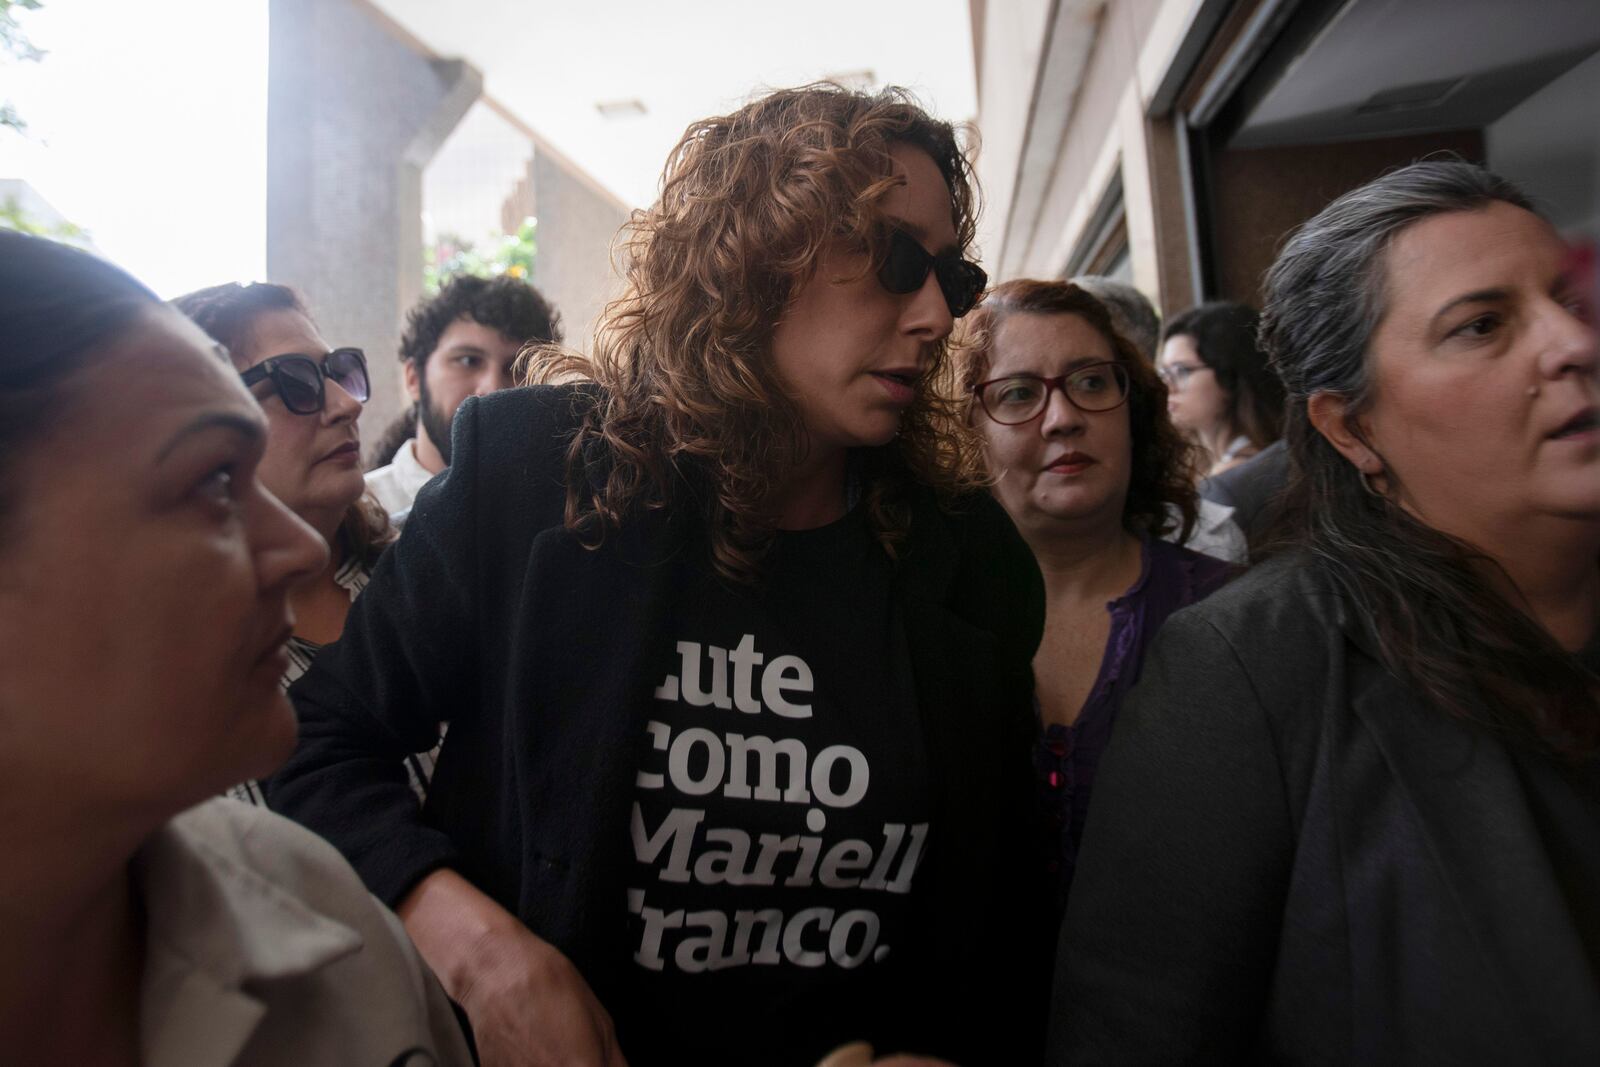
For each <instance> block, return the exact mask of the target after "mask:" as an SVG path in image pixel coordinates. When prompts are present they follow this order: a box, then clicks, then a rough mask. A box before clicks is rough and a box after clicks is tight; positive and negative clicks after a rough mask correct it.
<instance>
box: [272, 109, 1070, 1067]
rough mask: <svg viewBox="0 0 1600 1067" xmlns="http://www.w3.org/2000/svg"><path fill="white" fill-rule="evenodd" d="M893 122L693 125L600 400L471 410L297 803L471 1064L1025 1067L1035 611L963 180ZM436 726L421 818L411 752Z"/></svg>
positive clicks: (1034, 949) (404, 546)
mask: <svg viewBox="0 0 1600 1067" xmlns="http://www.w3.org/2000/svg"><path fill="white" fill-rule="evenodd" d="M969 175H970V171H969V164H968V161H967V158H966V156H965V155H964V154H963V151H962V148H961V145H960V141H959V140H958V137H957V134H956V131H955V130H953V129H952V127H951V126H949V125H948V124H946V123H941V122H938V121H936V120H934V119H932V118H930V117H929V116H928V115H927V114H926V113H924V112H923V111H922V110H921V109H920V108H918V107H916V106H915V105H914V104H912V103H910V102H909V101H908V100H907V99H906V98H905V96H904V94H901V93H899V92H896V91H890V92H885V93H883V94H881V95H875V96H874V95H866V94H860V93H854V92H849V91H846V90H843V89H840V88H838V87H836V86H814V87H808V88H803V89H797V90H788V91H783V92H777V93H773V94H771V95H768V96H766V97H763V98H761V99H759V100H756V101H754V102H752V103H750V104H748V105H747V106H745V107H743V108H741V109H740V110H738V111H737V112H735V113H733V114H730V115H725V116H721V117H717V118H711V119H706V120H704V121H702V122H697V123H695V124H694V125H693V126H691V127H690V129H689V131H688V133H687V134H686V135H685V137H684V138H683V140H682V142H681V143H680V145H679V146H678V148H677V149H676V150H675V152H674V153H673V155H672V158H671V160H670V162H669V164H668V168H667V172H666V175H665V177H664V180H663V184H662V194H661V199H660V201H659V202H658V203H657V204H656V205H655V206H654V207H652V208H651V209H649V210H647V211H642V212H638V213H636V215H635V219H634V222H633V223H632V226H631V230H630V235H629V236H630V240H629V244H628V248H627V262H628V275H627V280H628V283H629V288H628V290H627V291H626V293H625V295H624V296H623V297H622V298H621V300H619V301H618V302H616V303H614V304H613V305H611V307H610V308H609V309H608V312H607V315H606V318H605V320H604V321H603V323H602V324H601V329H600V331H599V335H598V338H597V341H596V344H595V347H594V355H593V357H592V358H590V359H585V360H578V361H574V360H573V359H572V358H570V357H568V358H563V357H562V356H561V355H560V354H559V353H544V354H543V355H541V356H540V357H539V358H537V359H536V360H535V361H534V372H535V374H536V375H538V376H539V377H540V378H548V377H550V376H554V375H556V374H557V373H559V372H561V371H563V370H565V371H569V372H570V371H573V370H576V371H578V372H579V373H580V374H581V375H582V376H583V377H585V378H587V379H589V381H588V383H587V384H584V385H580V386H566V387H556V386H541V387H538V388H534V389H521V390H511V391H507V392H502V393H498V394H495V395H493V396H488V397H481V398H474V399H470V400H468V401H467V402H466V404H464V405H463V406H462V408H461V410H460V412H459V413H458V414H457V416H456V420H455V425H454V432H453V438H452V440H453V444H452V454H453V455H452V462H451V465H450V469H449V470H448V471H447V472H445V474H444V475H442V476H441V477H440V478H438V479H436V480H435V481H433V482H432V483H430V484H429V485H428V486H427V488H425V489H423V491H422V493H421V495H419V496H418V498H417V501H416V505H415V507H414V508H413V510H412V513H411V516H410V518H409V519H408V520H407V526H406V529H405V532H404V534H403V535H402V537H401V539H400V541H399V543H398V544H397V545H396V547H395V549H394V550H393V551H392V552H390V553H389V554H388V555H387V556H386V557H385V558H384V560H383V561H382V562H380V564H379V567H378V569H377V571H376V572H375V573H374V575H373V581H372V585H371V587H370V588H369V589H368V591H367V593H366V594H365V595H364V596H363V597H362V598H361V600H360V601H359V602H357V603H356V605H355V606H354V608H353V609H352V612H351V615H350V620H349V624H348V625H347V626H346V627H345V632H344V636H343V637H342V638H341V639H340V641H339V642H338V644H336V645H334V646H332V647H331V648H329V649H328V650H326V651H325V652H324V653H323V654H322V655H321V656H320V657H319V658H318V660H317V662H316V663H315V664H314V665H313V666H312V668H311V670H310V671H309V672H308V673H307V675H306V676H305V678H303V679H302V680H301V681H300V683H299V684H297V685H296V686H295V688H294V690H293V691H292V692H291V696H292V697H293V698H294V700H295V702H296V706H297V707H298V709H299V711H300V715H301V720H302V723H303V731H302V744H301V747H300V749H299V751H298V752H297V753H296V755H295V756H294V758H293V759H292V760H291V762H290V764H289V765H287V766H286V767H285V768H284V770H283V772H282V773H281V774H280V775H278V776H276V777H274V778H273V779H272V781H271V782H270V783H269V785H268V796H269V798H270V800H271V801H272V803H273V805H274V807H277V808H279V809H280V810H282V811H284V812H286V813H288V814H290V815H291V816H293V817H294V818H296V819H299V820H301V821H302V822H304V823H305V824H306V825H307V826H310V827H311V828H312V829H315V830H317V831H318V832H320V833H322V834H323V835H324V836H326V837H327V838H328V839H329V840H330V841H332V842H333V843H334V844H335V845H337V846H338V847H339V848H340V849H342V850H343V851H344V852H345V854H346V856H348V857H349V858H350V859H351V861H352V863H353V864H354V865H355V866H356V867H357V869H359V870H360V871H361V872H362V874H363V875H364V876H365V877H366V878H367V880H368V884H369V885H370V886H371V887H372V889H373V891H374V892H375V893H376V894H377V895H378V896H379V897H380V898H381V899H384V900H386V901H389V902H391V903H392V904H394V905H395V906H396V908H397V910H398V911H399V913H400V914H401V916H402V918H403V919H404V920H405V922H406V925H407V928H408V929H409V930H410V931H411V933H412V936H413V937H414V939H415V940H416V942H417V945H418V947H419V949H420V950H421V952H422V954H423V956H424V957H425V958H427V959H428V960H429V962H430V963H431V964H432V965H433V967H434V969H435V970H436V971H437V972H438V973H439V974H440V976H441V978H442V979H443V981H444V983H445V986H446V989H447V990H449V991H450V992H451V993H453V994H454V995H455V996H457V997H458V998H459V999H460V1000H461V1002H462V1005H463V1007H464V1009H465V1011H466V1014H467V1016H468V1017H469V1018H470V1020H471V1022H472V1026H473V1030H474V1032H475V1035H476V1037H477V1042H478V1050H479V1052H480V1053H481V1054H482V1057H483V1062H484V1064H485V1067H504V1065H508V1064H518V1065H520V1064H534V1063H547V1062H562V1063H575V1064H586V1065H592V1064H618V1063H622V1062H624V1054H625V1056H626V1062H627V1063H630V1064H632V1065H633V1067H643V1065H648V1064H676V1063H696V1064H749V1063H760V1064H800V1065H805V1067H810V1065H812V1064H814V1063H815V1062H816V1061H817V1060H818V1059H819V1058H820V1057H821V1056H823V1055H824V1054H826V1053H828V1052H829V1050H831V1049H834V1048H836V1047H838V1046H842V1045H845V1044H846V1043H848V1042H854V1041H857V1040H865V1041H867V1042H869V1043H870V1044H872V1045H873V1046H874V1047H876V1048H877V1049H878V1050H880V1051H882V1052H894V1051H897V1050H909V1051H910V1052H914V1053H918V1054H928V1055H935V1056H940V1057H942V1058H945V1059H949V1060H954V1061H956V1062H965V1063H973V1064H977V1063H1027V1062H1035V1061H1037V1059H1038V1056H1039V1053H1040V1048H1039V1044H1040V1042H1039V1029H1040V1027H1039V1021H1040V1013H1041V1012H1042V1009H1043V1004H1042V994H1043V986H1044V984H1045V983H1046V982H1047V979H1046V978H1045V976H1044V975H1043V974H1042V973H1040V970H1039V965H1040V964H1041V963H1042V962H1043V961H1044V959H1045V958H1046V957H1047V956H1048V954H1049V952H1050V939H1048V938H1042V937H1040V935H1039V931H1040V928H1042V927H1043V926H1044V925H1045V924H1046V923H1047V922H1048V917H1047V916H1048V907H1047V905H1046V902H1045V899H1044V884H1043V878H1042V877H1041V876H1040V872H1039V871H1038V870H1037V867H1036V866H1032V865H1031V864H1030V855H1029V841H1028V838H1027V833H1028V826H1029V824H1030V821H1031V820H1030V812H1031V804H1032V798H1031V795H1030V788H1031V786H1030V777H1029V773H1028V763H1027V760H1028V745H1029V741H1030V738H1031V729H1030V723H1031V708H1032V697H1031V692H1032V679H1031V676H1030V674H1029V663H1030V661H1031V659H1032V656H1033V650H1034V647H1035V646H1036V645H1037V643H1038V639H1039V632H1040V628H1041V626H1042V624H1043V596H1042V587H1041V585H1040V582H1039V573H1038V569H1037V567H1036V566H1035V564H1034V562H1033V559H1032V557H1031V555H1030V554H1029V553H1028V550H1027V546H1026V545H1025V544H1023V543H1022V541H1021V539H1020V538H1018V536H1017V534H1016V531H1015V530H1014V529H1013V527H1012V525H1011V523H1010V521H1009V520H1008V519H1007V518H1006V516H1005V513H1004V512H1003V511H1002V510H1001V509H1000V508H999V507H998V506H996V505H995V503H994V502H993V500H992V499H991V498H989V497H988V495H987V494H986V493H984V492H982V491H981V484H982V479H981V470H980V464H979V462H978V460H979V456H978V447H977V442H976V439H975V435H973V434H972V433H971V431H970V429H968V428H966V427H965V426H964V425H963V424H962V423H961V422H960V419H959V412H957V411H956V410H954V405H953V404H952V403H951V401H950V400H949V399H948V393H947V391H945V390H942V389H941V388H939V387H938V386H939V384H940V383H941V379H942V377H943V375H944V374H945V373H946V372H947V367H948V358H947V352H946V342H947V338H948V336H949V334H950V331H951V329H952V326H953V325H954V322H955V319H956V318H958V317H960V316H961V315H964V314H965V313H966V312H967V311H968V310H970V309H971V307H972V305H973V304H974V302H975V301H976V299H977V297H978V296H979V294H980V293H981V291H982V288H983V285H984V276H983V272H982V271H981V270H980V269H979V268H978V267H977V266H976V265H975V264H973V263H971V262H970V261H968V260H967V258H966V255H967V252H968V249H969V247H970V244H971V241H972V237H973V229H974V218H973V212H974V204H973V195H974V191H973V188H972V184H971V180H970V176H969ZM441 718H447V719H449V720H450V737H449V740H448V742H447V743H446V744H445V746H444V749H443V750H442V752H441V755H440V761H439V765H438V773H437V774H436V776H435V777H434V780H433V783H432V785H431V787H430V791H429V795H428V800H427V803H426V806H425V807H424V808H423V809H421V810H420V811H419V810H418V808H417V805H416V803H415V800H414V799H413V798H412V797H411V796H410V794H409V792H408V791H407V790H406V788H405V782H404V779H403V778H402V777H401V776H400V775H399V773H398V768H397V767H395V766H394V762H393V760H394V759H395V758H396V757H399V756H402V755H404V754H407V753H409V752H412V751H415V750H416V747H421V746H425V745H426V743H427V742H428V741H429V739H430V737H431V728H432V727H431V724H433V723H436V722H438V721H439V720H440V719H441Z"/></svg>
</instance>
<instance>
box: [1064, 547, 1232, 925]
mask: <svg viewBox="0 0 1600 1067" xmlns="http://www.w3.org/2000/svg"><path fill="white" fill-rule="evenodd" d="M1142 557H1143V562H1142V565H1141V567H1140V571H1139V579H1138V581H1136V582H1134V583H1133V585H1132V587H1131V588H1129V589H1128V591H1127V592H1126V593H1123V594H1122V595H1121V596H1120V597H1118V598H1117V599H1115V600H1113V601H1111V602H1110V603H1108V604H1107V605H1106V610H1107V611H1109V612H1110V613H1111V632H1110V633H1109V634H1108V635H1107V636H1106V650H1105V654H1104V655H1102V656H1101V657H1100V673H1099V675H1098V676H1097V677H1096V678H1095V682H1094V688H1093V689H1091V690H1090V691H1089V696H1088V699H1087V700H1085V701H1084V704H1083V709H1082V710H1081V711H1080V712H1079V714H1078V718H1077V721H1076V722H1074V723H1073V724H1072V725H1071V726H1063V725H1061V724H1060V723H1052V724H1050V725H1049V726H1048V727H1044V729H1043V730H1042V732H1041V735H1040V737H1039V740H1038V741H1037V742H1036V743H1035V745H1034V752H1033V764H1034V770H1035V771H1036V772H1037V776H1038V782H1039V798H1040V806H1041V809H1042V812H1043V815H1044V825H1045V846H1044V849H1045V864H1046V867H1047V868H1048V870H1049V871H1050V877H1051V880H1052V882H1053V883H1054V885H1055V891H1056V908H1057V913H1058V914H1059V913H1060V911H1061V910H1062V909H1064V908H1065V907H1066V901H1067V890H1068V888H1069V887H1070V886H1071V884H1072V872H1073V869H1074V868H1075V866H1076V864H1077V859H1078V843H1079V842H1080V841H1081V840H1082V839H1083V824H1084V820H1085V818H1087V816H1088V814H1089V793H1090V791H1091V790H1092V789H1093V787H1094V774H1095V769H1096V768H1097V767H1098V766H1099V764H1100V753H1101V752H1103V751H1104V750H1105V747H1106V742H1107V741H1109V740H1110V739H1111V727H1112V724H1113V723H1114V722H1115V721H1116V717H1117V709H1118V708H1119V707H1121V706H1122V699H1123V697H1124V696H1126V695H1127V693H1128V690H1129V689H1131V688H1133V685H1134V683H1135V682H1137V681H1138V680H1139V670H1140V668H1141V667H1142V666H1143V665H1144V653H1145V649H1147V648H1149V647H1150V642H1151V641H1152V640H1154V638H1155V635H1156V631H1157V630H1159V629H1160V628H1161V624H1162V623H1164V622H1166V621H1167V616H1168V615H1171V614H1172V613H1173V612H1174V611H1177V610H1178V609H1179V608H1183V607H1187V606H1189V605H1190V604H1193V603H1194V602H1195V601H1197V600H1202V599H1204V598H1205V597H1207V596H1209V595H1210V594H1211V593H1213V592H1214V591H1216V589H1217V588H1218V587H1220V586H1221V585H1222V584H1223V583H1224V582H1226V581H1227V580H1228V579H1229V578H1230V577H1231V576H1232V575H1233V573H1234V571H1235V568H1234V567H1233V565H1232V564H1229V563H1226V562H1224V561H1222V560H1219V559H1214V558H1213V557H1211V556H1204V555H1201V554H1200V553H1198V552H1193V551H1191V550H1189V549H1187V548H1182V547H1179V546H1178V545H1174V544H1172V543H1171V542H1168V541H1158V540H1153V539H1151V538H1149V537H1145V538H1144V539H1143V551H1142Z"/></svg>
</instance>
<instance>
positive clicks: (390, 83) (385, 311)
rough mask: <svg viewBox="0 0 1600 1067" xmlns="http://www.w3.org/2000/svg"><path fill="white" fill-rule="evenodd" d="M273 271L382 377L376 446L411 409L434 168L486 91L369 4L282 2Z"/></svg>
mask: <svg viewBox="0 0 1600 1067" xmlns="http://www.w3.org/2000/svg"><path fill="white" fill-rule="evenodd" d="M269 18H270V21H271V30H270V37H269V57H268V89H267V276H268V278H269V279H271V280H272V281H275V282H280V283H282V284H285V285H290V286H293V287H294V288H295V289H297V290H299V292H300V293H301V294H302V296H303V297H304V298H305V300H306V302H307V304H308V305H309V307H310V309H311V313H312V316H313V317H314V318H315V319H316V321H317V324H318V326H319V327H321V330H322V333H323V335H324V336H325V337H326V338H327V339H328V342H329V344H331V345H336V346H337V345H358V346H360V347H362V348H364V349H366V351H367V356H368V360H369V362H370V363H371V365H372V371H373V396H372V400H371V401H370V402H369V403H368V405H367V410H366V412H365V413H364V414H363V416H362V419H361V426H362V441H363V447H365V445H366V444H367V443H368V442H370V441H372V440H373V439H374V438H375V437H376V436H377V435H378V433H380V432H381V431H382V429H383V427H384V426H386V425H387V424H388V423H389V421H390V420H391V419H392V418H394V416H395V415H396V414H397V413H398V412H399V411H400V409H401V407H402V404H403V401H402V393H401V389H400V387H399V384H398V382H399V374H400V372H399V364H398V361H397V360H396V358H395V354H396V351H397V348H398V345H399V340H400V330H401V326H402V323H403V315H404V312H405V310H406V309H407V308H409V307H410V306H411V304H412V303H414V302H415V300H416V299H417V297H418V296H419V295H420V294H421V286H422V237H421V211H422V204H421V171H422V167H423V165H425V164H426V163H427V161H428V159H429V158H431V156H432V155H433V153H434V152H435V151H437V149H438V147H439V145H440V144H442V143H443V141H444V138H445V136H446V135H447V134H448V133H449V132H450V130H451V129H452V128H453V127H454V126H455V124H456V123H457V122H458V121H460V118H461V116H462V115H463V114H465V112H466V109H467V108H468V107H469V106H471V104H472V102H473V101H474V100H476V99H477V98H478V96H479V95H480V93H481V91H482V79H481V77H480V76H479V75H478V73H477V71H475V70H474V69H473V68H471V67H470V66H468V65H466V64H464V63H460V62H453V61H443V60H435V59H433V58H431V57H430V56H429V55H428V54H427V52H426V50H424V49H422V48H420V47H419V46H418V45H417V44H416V43H415V42H413V41H410V40H407V39H406V38H405V37H404V35H403V34H401V33H399V32H397V31H396V29H395V27H394V26H393V25H392V24H390V23H388V22H387V20H385V19H384V18H383V17H382V16H381V15H379V14H378V13H377V12H375V11H374V10H373V9H372V8H371V7H369V6H368V5H366V4H365V3H362V2H360V0H270V7H269Z"/></svg>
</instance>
